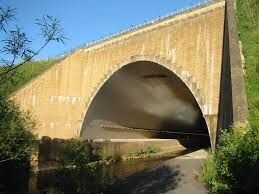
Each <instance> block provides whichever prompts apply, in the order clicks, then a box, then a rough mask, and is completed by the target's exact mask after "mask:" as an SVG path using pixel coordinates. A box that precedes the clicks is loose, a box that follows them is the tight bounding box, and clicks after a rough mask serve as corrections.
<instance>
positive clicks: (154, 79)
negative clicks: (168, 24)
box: [80, 61, 210, 147]
mask: <svg viewBox="0 0 259 194" xmlns="http://www.w3.org/2000/svg"><path fill="white" fill-rule="evenodd" d="M80 136H81V137H82V138H88V139H100V138H101V139H107V138H108V139H143V138H159V139H178V140H179V141H180V142H181V143H182V144H183V145H184V146H186V147H188V146H191V145H195V146H200V145H201V146H208V145H209V144H210V143H209V142H210V141H209V134H208V128H207V125H206V122H205V119H204V118H203V116H202V113H201V110H200V108H199V105H198V104H197V102H196V100H195V98H194V96H193V94H192V93H191V91H190V90H189V89H188V87H187V86H186V85H185V84H184V82H183V81H182V80H181V79H180V78H179V77H177V76H176V75H175V74H174V73H173V72H171V71H170V70H168V69H167V68H165V67H163V66H161V65H159V64H157V63H153V62H149V61H138V62H134V63H131V64H128V65H126V66H124V67H122V68H121V69H119V70H118V71H117V72H115V73H114V74H113V75H112V76H111V77H110V78H109V79H108V80H107V81H106V82H105V83H104V85H103V86H102V87H101V88H100V90H99V91H98V92H97V94H96V96H95V97H94V99H93V101H92V103H91V105H90V107H89V109H88V111H87V113H86V116H85V119H84V122H83V125H82V129H81V134H80Z"/></svg>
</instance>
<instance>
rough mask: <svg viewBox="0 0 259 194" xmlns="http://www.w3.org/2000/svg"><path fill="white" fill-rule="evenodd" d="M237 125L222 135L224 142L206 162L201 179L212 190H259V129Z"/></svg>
mask: <svg viewBox="0 0 259 194" xmlns="http://www.w3.org/2000/svg"><path fill="white" fill-rule="evenodd" d="M243 132H244V129H239V128H233V129H232V130H231V131H229V132H227V131H224V132H223V133H222V135H221V142H220V146H219V147H218V148H217V150H216V153H215V154H214V155H210V157H209V158H208V160H207V161H206V162H205V163H204V167H203V171H202V174H201V177H200V179H201V180H202V181H203V182H204V183H205V184H206V185H207V186H208V188H209V190H210V191H211V192H212V193H235V194H236V193H256V192H258V191H259V184H258V180H259V144H258V142H259V129H258V128H251V129H249V131H248V132H247V133H246V134H243Z"/></svg>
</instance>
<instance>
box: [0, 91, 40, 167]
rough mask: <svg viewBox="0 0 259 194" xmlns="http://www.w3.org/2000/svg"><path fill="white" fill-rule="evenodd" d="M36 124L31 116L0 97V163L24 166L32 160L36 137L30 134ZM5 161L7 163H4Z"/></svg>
mask: <svg viewBox="0 0 259 194" xmlns="http://www.w3.org/2000/svg"><path fill="white" fill-rule="evenodd" d="M33 129H34V122H33V121H32V120H31V119H30V117H29V114H27V113H22V112H21V111H20V110H19V108H18V107H17V106H16V105H15V104H14V103H13V102H12V101H11V100H7V99H6V98H5V97H3V96H0V161H2V162H1V163H7V164H8V163H13V164H14V165H15V166H23V165H25V164H26V163H28V161H29V160H30V156H31V153H32V151H33V144H34V140H35V136H34V135H33V134H32V133H31V132H30V131H32V130H33ZM4 161H5V162H4Z"/></svg>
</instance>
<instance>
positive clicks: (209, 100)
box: [13, 1, 246, 146]
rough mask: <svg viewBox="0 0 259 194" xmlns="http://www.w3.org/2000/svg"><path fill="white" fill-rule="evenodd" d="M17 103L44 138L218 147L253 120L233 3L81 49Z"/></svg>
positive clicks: (165, 20)
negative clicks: (186, 140)
mask: <svg viewBox="0 0 259 194" xmlns="http://www.w3.org/2000/svg"><path fill="white" fill-rule="evenodd" d="M236 80H238V82H235V81H236ZM13 98H14V99H15V101H16V102H17V103H18V104H19V105H20V106H21V107H22V109H23V110H29V111H31V113H32V114H33V115H34V117H35V119H36V121H37V131H36V133H37V134H38V135H39V137H41V136H50V137H52V138H54V137H57V138H73V137H79V136H81V137H86V138H126V139H129V138H172V136H174V135H176V136H177V134H180V135H181V134H183V135H184V134H186V135H196V136H207V137H206V138H208V140H209V137H210V142H211V144H212V146H215V142H216V137H217V132H218V131H219V129H221V128H224V127H228V126H229V125H231V124H233V122H234V123H235V124H243V123H245V120H246V98H245V92H244V85H243V73H242V67H241V62H240V50H239V46H238V37H237V32H236V23H235V14H234V4H233V1H229V2H227V4H226V3H225V1H212V2H210V3H207V4H203V5H200V6H198V7H196V8H192V9H189V10H186V11H184V12H181V13H178V14H175V15H171V16H168V17H166V18H163V19H160V20H156V21H153V22H151V23H149V24H146V25H144V26H140V27H137V28H134V29H132V30H130V31H127V32H123V33H121V34H118V35H116V36H113V37H111V38H108V39H105V40H102V41H100V42H97V43H95V44H92V45H89V46H87V47H83V48H79V49H77V50H76V51H74V52H73V53H72V54H70V55H68V56H67V57H66V58H65V59H64V60H62V61H61V62H59V63H57V64H55V65H54V66H53V67H51V68H50V69H49V70H47V71H46V72H44V73H43V74H42V75H40V76H38V77H37V78H36V79H34V80H32V81H31V82H30V83H28V84H27V85H26V86H25V87H23V88H21V89H20V90H19V91H17V92H16V93H15V94H14V95H13ZM161 131H162V132H161Z"/></svg>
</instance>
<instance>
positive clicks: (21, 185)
mask: <svg viewBox="0 0 259 194" xmlns="http://www.w3.org/2000/svg"><path fill="white" fill-rule="evenodd" d="M164 160H166V159H146V160H143V159H141V160H129V161H123V162H117V163H113V164H110V165H103V166H100V167H98V169H96V170H95V171H94V173H91V172H89V170H75V169H74V170H73V169H70V170H65V171H63V170H58V171H57V170H56V171H53V170H52V171H44V172H43V171H42V172H38V173H37V174H35V173H31V174H30V175H29V176H28V175H26V173H19V175H18V174H17V176H15V178H13V177H12V180H10V181H9V186H4V185H6V184H3V182H5V180H3V179H2V180H1V182H0V194H27V193H28V194H34V193H40V194H45V193H46V194H50V193H101V192H104V193H113V188H115V187H116V184H117V183H116V182H118V181H120V180H121V179H123V178H126V177H129V176H132V175H134V174H136V173H138V172H141V171H144V170H146V169H149V168H152V167H154V166H157V165H158V164H160V163H161V162H162V161H164ZM8 178H11V173H9V174H7V176H6V180H7V179H8Z"/></svg>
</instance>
